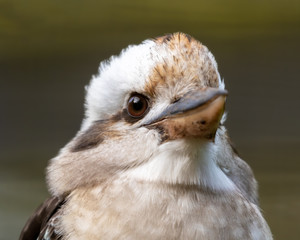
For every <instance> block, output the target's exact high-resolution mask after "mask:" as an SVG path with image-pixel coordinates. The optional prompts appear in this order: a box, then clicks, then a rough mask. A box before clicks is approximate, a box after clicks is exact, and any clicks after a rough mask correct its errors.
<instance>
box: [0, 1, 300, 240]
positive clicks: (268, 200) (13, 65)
mask: <svg viewBox="0 0 300 240" xmlns="http://www.w3.org/2000/svg"><path fill="white" fill-rule="evenodd" d="M177 31H182V32H185V33H188V34H190V35H192V36H194V37H195V38H197V39H199V40H200V41H201V42H203V43H204V44H205V45H206V46H208V48H209V49H210V50H211V51H212V52H213V54H214V55H215V57H216V59H217V62H218V64H219V70H220V73H221V76H222V77H223V78H224V79H225V82H226V88H227V89H228V90H229V93H230V95H229V97H228V101H227V111H228V112H229V115H228V120H227V126H228V128H229V131H230V134H231V136H232V139H233V141H234V142H235V144H236V145H237V148H238V150H239V152H240V153H241V155H242V157H243V158H244V159H245V160H246V161H247V162H248V163H249V164H250V165H251V166H252V168H253V170H254V173H255V175H256V177H257V179H258V181H259V186H260V202H261V208H262V209H263V213H264V215H265V217H266V219H267V221H268V223H269V225H270V227H271V230H272V232H273V234H274V236H275V239H289V240H291V239H299V236H300V228H299V223H300V187H299V185H300V157H299V156H300V144H299V143H300V138H299V137H300V124H299V119H300V94H299V89H300V74H299V66H300V57H299V55H300V1H299V0H297V1H296V0H295V1H292V0H279V1H275V0H273V1H271V0H252V1H239V0H227V1H220V0H211V1H202V0H194V1H191V0H185V1H182V0H181V1H179V0H168V1H158V0H151V1H150V0H147V1H140V0H127V1H125V0H111V1H100V0H99V1H96V0H86V1H79V0H72V1H71V0H64V1H58V0H44V1H41V0H30V1H22V0H7V1H5V0H0V82H1V85H0V110H1V112H0V239H1V240H9V239H17V238H18V236H19V232H20V231H21V228H22V227H23V225H24V223H25V221H26V219H27V218H28V217H29V216H30V214H31V213H32V212H33V210H34V209H35V208H36V207H37V206H38V205H39V204H40V203H41V202H42V201H43V200H44V199H45V198H46V197H47V196H48V193H47V189H46V184H45V181H44V172H45V170H44V169H45V167H46V165H47V161H48V160H49V159H50V158H52V157H54V156H55V155H56V153H57V152H58V150H59V149H60V148H61V147H63V146H64V144H66V143H67V142H68V140H70V139H71V138H72V137H73V136H74V135H75V133H76V131H77V130H78V129H79V126H80V123H81V119H82V116H83V101H84V86H85V85H86V84H87V83H88V82H89V79H90V78H91V76H92V75H93V74H96V73H97V68H98V65H99V63H100V61H102V60H104V59H106V58H108V57H109V56H110V55H112V54H118V53H119V52H120V50H121V49H122V48H124V47H126V46H127V45H128V44H137V43H140V42H141V41H142V40H144V39H147V38H151V37H155V36H159V35H162V34H165V33H172V32H177Z"/></svg>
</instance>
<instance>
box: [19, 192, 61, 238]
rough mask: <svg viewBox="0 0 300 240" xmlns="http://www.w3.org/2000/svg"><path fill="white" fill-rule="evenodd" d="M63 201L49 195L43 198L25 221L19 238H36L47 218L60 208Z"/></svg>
mask: <svg viewBox="0 0 300 240" xmlns="http://www.w3.org/2000/svg"><path fill="white" fill-rule="evenodd" d="M63 202H64V200H63V199H62V198H58V197H50V198H48V199H47V200H45V202H43V203H42V204H41V205H40V206H39V207H38V209H37V210H36V211H35V213H34V214H33V215H32V216H31V217H30V218H29V219H28V221H27V222H26V224H25V226H24V228H23V230H22V232H21V235H20V238H19V240H33V239H37V238H38V236H39V235H40V233H41V231H42V229H43V228H44V227H45V226H46V225H47V222H48V221H49V219H50V218H51V217H52V216H53V214H55V212H56V211H57V210H58V209H59V208H60V206H61V205H62V204H63Z"/></svg>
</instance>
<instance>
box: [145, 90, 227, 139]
mask: <svg viewBox="0 0 300 240" xmlns="http://www.w3.org/2000/svg"><path fill="white" fill-rule="evenodd" d="M227 94H228V92H227V91H226V90H222V89H217V88H206V89H204V90H202V91H191V92H188V93H187V94H185V95H184V96H183V97H182V98H181V99H179V100H178V101H176V102H174V103H172V104H171V105H169V106H168V107H167V108H166V109H165V110H164V111H163V112H161V113H160V114H159V115H158V116H157V117H155V118H153V119H151V120H149V121H148V122H147V123H146V124H144V125H148V127H157V128H159V129H160V130H163V134H164V138H166V139H168V140H174V139H180V138H184V137H199V138H206V139H210V140H213V139H214V136H215V133H216V131H217V128H218V126H219V123H220V120H221V118H222V115H223V113H224V108H225V100H226V96H227Z"/></svg>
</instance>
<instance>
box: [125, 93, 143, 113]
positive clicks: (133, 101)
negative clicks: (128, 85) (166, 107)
mask: <svg viewBox="0 0 300 240" xmlns="http://www.w3.org/2000/svg"><path fill="white" fill-rule="evenodd" d="M147 109H148V102H147V99H146V97H145V96H143V95H141V94H136V95H133V96H132V97H130V98H129V101H128V105H127V111H128V114H129V115H130V116H132V117H141V116H142V115H143V114H144V113H145V112H146V110H147Z"/></svg>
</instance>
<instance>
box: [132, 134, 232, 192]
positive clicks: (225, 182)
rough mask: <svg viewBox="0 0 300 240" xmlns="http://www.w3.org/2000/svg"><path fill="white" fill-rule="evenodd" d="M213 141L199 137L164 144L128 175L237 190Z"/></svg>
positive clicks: (144, 179)
mask: <svg viewBox="0 0 300 240" xmlns="http://www.w3.org/2000/svg"><path fill="white" fill-rule="evenodd" d="M216 148H217V146H215V144H214V143H212V142H204V141H201V140H197V139H184V140H175V141H170V142H167V143H164V144H162V145H161V146H160V147H159V149H158V151H157V152H156V153H155V154H153V155H152V157H151V158H150V159H149V160H148V161H146V162H145V163H143V164H141V165H139V166H137V167H135V168H133V169H130V170H129V171H128V172H127V176H128V177H130V178H135V179H138V180H143V181H150V182H165V183H170V184H188V185H197V186H199V187H205V188H208V189H211V190H222V191H223V190H225V191H230V190H234V184H233V183H232V181H231V180H230V179H229V178H228V177H227V176H226V175H225V174H224V173H223V171H222V170H221V169H220V168H219V166H218V165H217V164H216V159H215V158H216V154H215V153H216Z"/></svg>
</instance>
